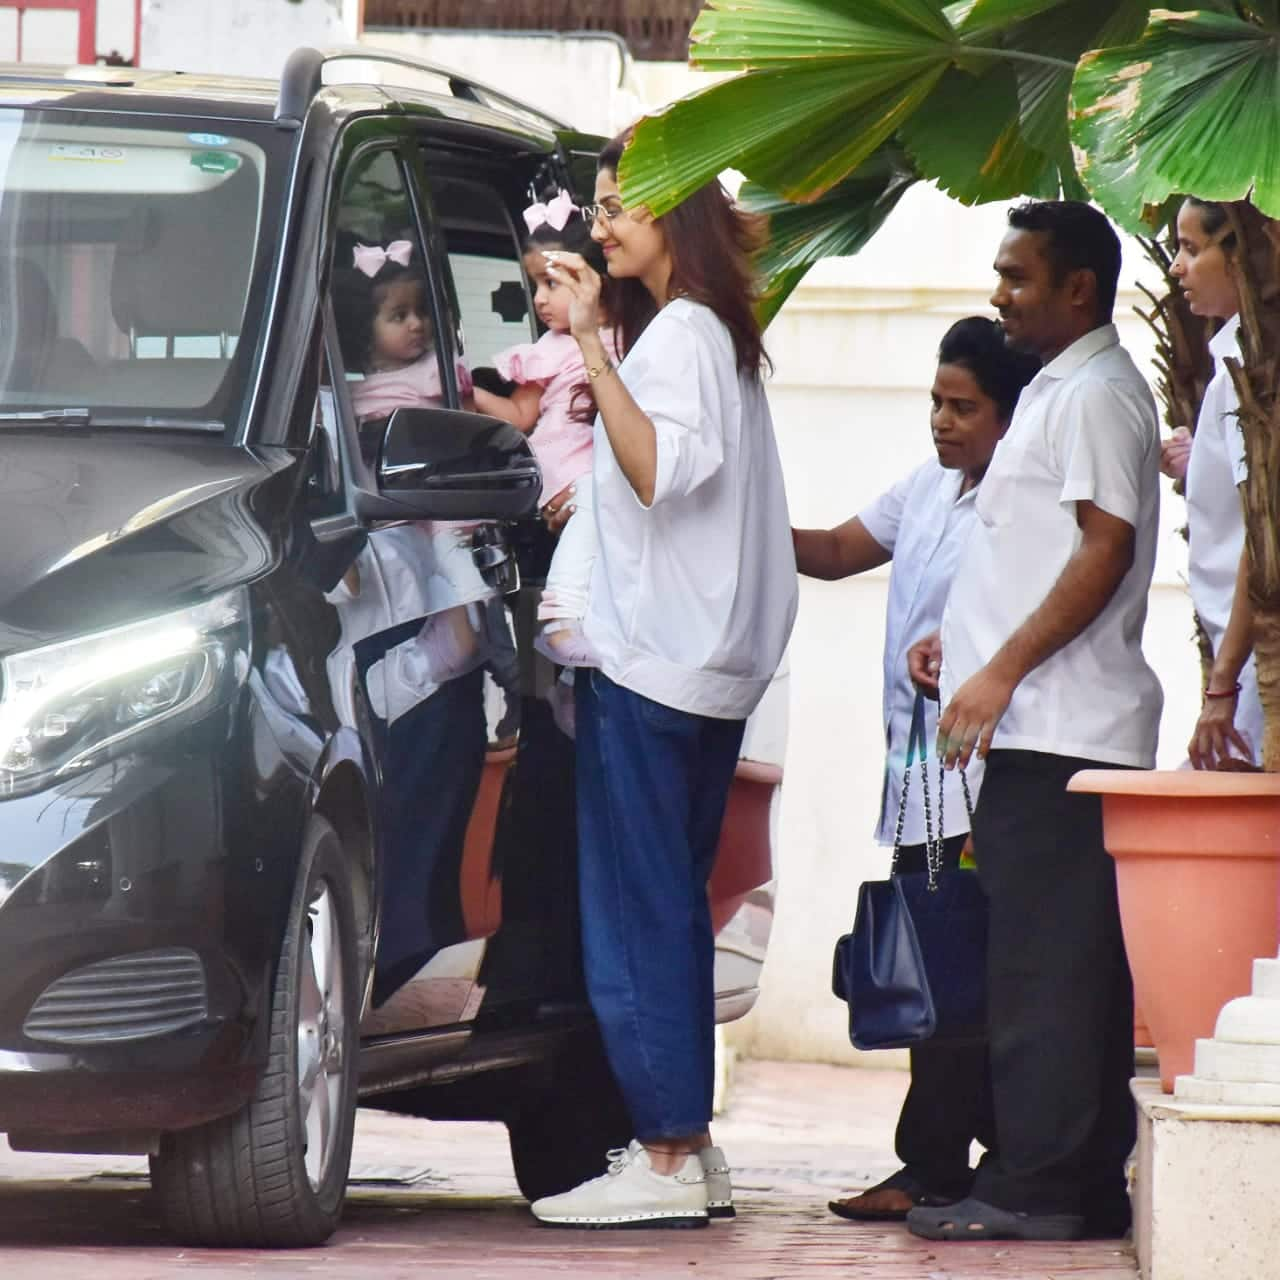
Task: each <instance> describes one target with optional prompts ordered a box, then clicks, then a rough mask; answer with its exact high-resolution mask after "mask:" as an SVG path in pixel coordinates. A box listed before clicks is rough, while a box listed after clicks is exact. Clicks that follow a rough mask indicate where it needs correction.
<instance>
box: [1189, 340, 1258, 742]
mask: <svg viewBox="0 0 1280 1280" xmlns="http://www.w3.org/2000/svg"><path fill="white" fill-rule="evenodd" d="M1239 334H1240V318H1239V316H1234V317H1232V319H1230V320H1228V321H1227V323H1226V324H1224V325H1223V326H1222V328H1221V329H1219V330H1218V332H1217V333H1216V334H1214V336H1213V337H1212V338H1211V339H1210V341H1209V350H1210V351H1211V352H1212V353H1213V362H1214V373H1213V378H1212V380H1211V381H1210V383H1209V385H1208V386H1207V387H1206V388H1205V393H1204V400H1203V401H1202V402H1201V404H1200V416H1199V417H1198V418H1197V419H1196V434H1195V439H1194V440H1193V441H1192V444H1191V459H1190V461H1189V462H1188V463H1187V533H1188V538H1189V554H1188V557H1187V581H1188V584H1189V585H1190V587H1191V602H1192V604H1194V605H1195V610H1196V614H1197V615H1198V616H1199V618H1200V621H1201V622H1202V623H1203V624H1204V629H1205V634H1206V635H1208V637H1209V641H1210V643H1211V644H1212V645H1213V651H1214V653H1215V654H1216V653H1217V652H1218V647H1219V645H1221V644H1222V637H1223V633H1224V632H1225V631H1226V629H1227V620H1228V619H1229V618H1230V617H1231V601H1232V597H1233V596H1234V595H1235V589H1236V571H1237V570H1238V568H1239V565H1240V553H1241V551H1242V550H1243V549H1244V511H1243V509H1242V507H1241V504H1240V491H1239V489H1238V488H1237V486H1238V485H1240V484H1242V483H1243V482H1244V481H1245V479H1246V478H1247V476H1248V467H1247V466H1246V464H1245V460H1244V440H1243V438H1242V437H1241V434H1240V423H1239V420H1238V418H1237V417H1236V414H1237V411H1238V410H1239V408H1240V401H1239V398H1238V397H1237V396H1236V388H1235V383H1233V382H1232V381H1231V374H1230V373H1229V372H1228V371H1227V367H1226V365H1224V364H1223V363H1222V361H1223V359H1224V357H1226V356H1235V357H1236V358H1237V359H1238V358H1239V357H1240V346H1239ZM1236 728H1237V729H1239V730H1241V732H1243V733H1244V734H1245V735H1246V736H1247V737H1248V739H1249V742H1250V744H1251V745H1252V747H1253V749H1254V756H1255V758H1257V757H1258V756H1260V754H1261V751H1262V703H1261V701H1260V700H1259V697H1258V677H1257V672H1256V670H1255V668H1254V663H1253V658H1252V657H1250V658H1249V661H1248V663H1246V665H1245V668H1244V670H1243V671H1241V673H1240V697H1239V699H1238V700H1237V703H1236Z"/></svg>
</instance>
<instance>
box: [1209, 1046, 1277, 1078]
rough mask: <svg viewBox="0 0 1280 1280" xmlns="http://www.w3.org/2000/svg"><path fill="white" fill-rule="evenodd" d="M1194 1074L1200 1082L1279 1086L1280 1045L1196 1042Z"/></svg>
mask: <svg viewBox="0 0 1280 1280" xmlns="http://www.w3.org/2000/svg"><path fill="white" fill-rule="evenodd" d="M1195 1075H1196V1076H1197V1077H1198V1078H1199V1079H1201V1080H1245V1081H1249V1082H1251V1083H1255V1084H1277V1085H1280V1044H1244V1043H1238V1042H1235V1041H1230V1040H1197V1041H1196V1069H1195Z"/></svg>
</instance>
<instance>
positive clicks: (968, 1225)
mask: <svg viewBox="0 0 1280 1280" xmlns="http://www.w3.org/2000/svg"><path fill="white" fill-rule="evenodd" d="M907 1230H909V1231H910V1232H911V1234H912V1235H913V1236H922V1237H923V1238H924V1239H925V1240H1079V1239H1080V1238H1081V1237H1082V1236H1083V1235H1084V1215H1083V1214H1079V1213H1020V1212H1017V1211H1016V1210H1013V1209H1001V1208H1000V1207H999V1206H998V1205H994V1204H987V1202H986V1201H985V1200H974V1199H968V1200H961V1201H960V1202H959V1203H958V1204H949V1205H943V1206H938V1207H929V1206H925V1205H921V1206H919V1207H918V1208H915V1209H912V1210H911V1212H910V1213H909V1214H907Z"/></svg>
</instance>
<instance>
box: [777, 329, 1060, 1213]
mask: <svg viewBox="0 0 1280 1280" xmlns="http://www.w3.org/2000/svg"><path fill="white" fill-rule="evenodd" d="M1039 367H1040V366H1039V361H1037V360H1036V359H1035V358H1034V357H1031V356H1027V355H1023V354H1021V353H1019V352H1015V351H1012V350H1010V349H1009V348H1008V347H1006V346H1005V342H1004V337H1003V335H1002V334H1001V331H1000V327H999V325H998V324H996V322H995V321H993V320H989V319H986V318H985V317H982V316H970V317H969V318H967V319H965V320H959V321H957V322H956V323H955V324H954V325H952V326H951V328H950V329H949V330H948V331H947V333H946V335H945V336H944V337H943V339H942V344H941V346H940V347H939V349H938V370H937V374H936V376H935V378H934V383H933V390H932V399H933V412H932V416H931V420H930V421H931V427H932V431H933V443H934V447H935V448H936V450H937V457H936V458H931V459H930V460H929V461H928V462H926V463H924V464H923V465H921V466H919V467H917V468H916V469H915V470H914V471H912V472H911V473H910V474H909V475H908V476H906V477H905V478H904V479H903V480H901V481H899V482H898V484H896V485H894V487H893V488H892V489H890V490H889V491H888V492H887V493H885V494H882V495H881V496H880V497H879V498H877V499H876V501H875V502H873V503H872V504H871V505H870V506H869V507H867V508H865V509H864V510H863V511H862V512H861V513H860V514H858V515H857V516H855V517H854V518H853V519H852V520H849V521H847V522H846V523H845V524H842V525H840V526H839V527H838V528H835V529H796V530H795V531H794V534H793V536H794V541H795V548H796V563H797V566H798V567H799V570H800V572H801V573H803V574H805V575H806V576H808V577H812V578H825V579H828V580H830V579H837V578H847V577H850V576H852V575H853V574H856V573H865V572H867V571H868V570H869V569H874V568H877V567H878V566H880V565H883V564H886V563H888V562H889V561H892V562H893V568H892V569H891V571H890V575H889V608H888V615H887V618H886V621H885V646H884V724H885V773H884V789H883V793H882V800H881V807H880V822H879V824H878V826H877V828H876V839H877V840H878V841H879V843H881V844H883V845H892V844H893V843H894V832H895V826H896V823H897V820H898V815H899V811H900V809H901V802H902V791H903V777H904V773H905V769H906V757H907V739H908V734H909V732H910V728H911V721H912V715H913V711H914V709H915V705H916V699H917V696H918V695H917V691H916V688H915V686H914V685H913V684H912V682H911V678H910V676H909V675H908V674H907V650H908V648H910V646H911V645H912V644H913V643H914V642H915V641H917V640H919V639H920V638H921V637H923V636H926V635H929V634H930V633H931V632H932V631H935V630H936V629H937V628H938V627H939V626H940V625H941V622H942V611H943V607H944V606H945V604H946V601H947V592H948V590H949V588H950V584H951V579H952V577H953V576H954V573H955V569H956V565H957V564H958V563H959V559H960V557H961V555H962V554H963V551H964V544H965V541H966V539H967V538H968V534H969V530H970V528H971V526H972V521H973V518H974V499H975V498H976V496H977V487H978V483H979V482H980V481H981V479H982V477H983V474H984V473H985V472H986V469H987V465H988V463H989V462H990V461H991V456H992V454H993V453H994V452H995V448H996V444H997V442H998V441H999V439H1000V437H1001V436H1002V435H1003V434H1004V432H1005V429H1006V428H1007V427H1008V425H1009V420H1010V418H1011V417H1012V416H1013V409H1014V405H1015V404H1016V403H1017V400H1018V395H1019V393H1020V392H1021V390H1022V388H1023V387H1025V386H1026V384H1027V383H1028V382H1030V381H1031V379H1032V378H1033V377H1034V376H1035V374H1036V372H1037V370H1038V369H1039ZM924 712H925V730H924V741H925V742H926V743H930V744H932V743H933V741H934V740H935V738H936V737H937V727H938V723H937V722H938V706H937V703H935V702H932V701H928V700H926V701H925V702H924ZM913 772H915V773H916V775H917V776H916V779H915V782H914V786H913V787H912V789H911V791H910V792H909V797H910V803H909V804H908V806H907V808H906V810H905V812H904V813H903V827H902V834H901V846H902V847H901V854H900V857H899V863H898V866H899V869H900V870H902V871H923V870H924V869H925V850H926V843H925V842H926V829H925V815H924V806H923V802H922V797H921V794H920V783H919V776H918V770H913ZM937 779H938V771H937V770H933V771H931V773H930V783H931V791H933V788H934V787H936V786H937ZM968 779H969V789H970V792H971V793H972V795H973V796H974V798H975V800H976V796H977V791H978V787H979V785H980V783H981V764H980V762H978V761H974V762H972V763H971V764H970V765H969V770H968ZM943 785H944V788H945V790H944V792H943V796H944V805H943V812H944V820H945V826H944V827H943V830H942V831H941V832H938V831H934V833H933V834H934V836H941V837H943V839H944V865H946V866H952V867H954V866H956V865H957V864H958V862H959V860H960V855H961V852H962V850H963V848H964V846H965V843H966V841H967V838H968V834H969V814H968V812H967V811H966V808H965V801H964V792H963V790H962V786H961V780H960V773H959V771H958V770H953V771H951V772H948V773H946V775H945V782H944V784H943ZM932 799H933V803H934V810H933V812H934V817H935V819H936V817H937V793H936V791H934V792H933V795H932ZM978 856H979V857H981V850H979V851H978ZM991 1124H992V1118H991V1104H990V1097H989V1084H988V1077H987V1069H986V1050H985V1048H984V1047H983V1046H981V1045H978V1046H964V1047H946V1046H939V1047H933V1046H923V1047H921V1048H919V1049H914V1050H912V1053H911V1088H910V1090H909V1092H908V1094H907V1097H906V1100H905V1102H904V1103H903V1106H902V1113H901V1115H900V1116H899V1119H898V1131H897V1136H896V1142H895V1145H896V1147H897V1153H898V1158H899V1159H900V1160H901V1161H902V1168H901V1169H899V1170H898V1171H897V1172H896V1173H894V1174H893V1175H892V1176H891V1177H889V1178H887V1179H885V1180H884V1181H883V1182H881V1183H879V1184H878V1185H876V1186H874V1187H871V1188H869V1189H868V1190H866V1191H864V1192H862V1193H861V1194H859V1195H854V1196H849V1197H847V1198H845V1199H843V1200H833V1201H832V1202H831V1204H830V1208H831V1211H832V1212H833V1213H835V1214H838V1215H839V1216H840V1217H842V1218H851V1219H854V1220H855V1221H889V1220H899V1219H903V1218H905V1217H906V1215H907V1211H908V1210H909V1209H911V1208H912V1207H913V1206H915V1205H918V1204H926V1205H927V1204H947V1203H950V1202H951V1201H954V1200H960V1199H963V1198H964V1197H965V1196H966V1195H967V1194H968V1192H969V1184H970V1182H971V1181H972V1178H973V1174H972V1171H971V1169H970V1167H969V1147H970V1144H971V1143H972V1141H973V1140H974V1139H975V1138H976V1139H977V1140H978V1141H979V1142H982V1143H983V1144H984V1145H989V1144H988V1143H987V1138H988V1137H989V1135H990V1128H991Z"/></svg>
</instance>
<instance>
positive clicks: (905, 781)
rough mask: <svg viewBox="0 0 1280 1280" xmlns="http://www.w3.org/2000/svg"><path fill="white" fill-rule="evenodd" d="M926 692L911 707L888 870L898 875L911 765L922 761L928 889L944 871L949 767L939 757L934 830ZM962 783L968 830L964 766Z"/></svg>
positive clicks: (970, 805)
mask: <svg viewBox="0 0 1280 1280" xmlns="http://www.w3.org/2000/svg"><path fill="white" fill-rule="evenodd" d="M924 719H925V717H924V694H922V693H917V694H916V701H915V706H914V707H913V708H912V709H911V731H910V733H909V734H908V735H907V766H906V769H905V770H904V771H903V775H902V800H901V802H900V803H899V805H898V822H897V826H896V827H895V829H894V833H893V860H892V862H891V863H890V864H889V874H890V875H891V876H893V875H896V874H897V872H898V861H899V859H900V857H901V855H902V831H903V828H904V826H905V825H906V820H907V796H908V793H909V792H910V790H911V766H912V765H913V764H915V762H916V760H917V759H919V761H920V790H921V791H922V793H923V795H924V850H925V864H926V866H927V868H928V872H929V885H928V887H929V890H930V892H933V891H935V890H936V889H937V887H938V877H939V876H940V875H941V874H942V856H943V850H944V844H945V841H946V827H945V825H944V816H945V811H944V798H945V796H946V775H947V771H946V769H944V768H943V766H942V761H941V760H939V761H938V834H937V836H936V837H935V836H934V833H933V812H932V809H933V806H932V804H931V802H930V798H929V748H928V744H927V741H926V738H925V731H924ZM960 785H961V787H962V788H963V790H964V807H965V811H966V812H967V813H968V815H969V830H970V831H972V830H973V798H972V796H971V794H970V792H969V778H968V775H967V774H966V773H965V771H964V770H963V769H961V770H960Z"/></svg>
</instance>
